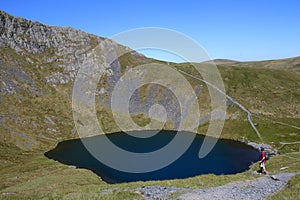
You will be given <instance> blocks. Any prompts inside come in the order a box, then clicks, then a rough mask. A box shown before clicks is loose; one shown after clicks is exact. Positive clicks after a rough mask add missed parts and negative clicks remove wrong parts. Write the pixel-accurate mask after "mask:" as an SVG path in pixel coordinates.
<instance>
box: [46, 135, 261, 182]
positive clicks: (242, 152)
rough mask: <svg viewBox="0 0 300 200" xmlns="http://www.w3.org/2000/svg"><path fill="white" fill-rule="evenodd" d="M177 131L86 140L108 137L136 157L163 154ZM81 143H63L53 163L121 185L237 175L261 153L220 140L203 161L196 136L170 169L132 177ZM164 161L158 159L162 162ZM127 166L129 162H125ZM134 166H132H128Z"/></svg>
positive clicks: (52, 156) (199, 137)
mask: <svg viewBox="0 0 300 200" xmlns="http://www.w3.org/2000/svg"><path fill="white" fill-rule="evenodd" d="M145 132H146V133H147V131H143V132H141V131H135V132H134V131H133V132H131V135H134V134H143V133H145ZM176 133H177V132H175V131H160V132H159V133H158V134H156V135H154V136H152V137H149V138H137V137H133V136H131V135H128V134H125V133H122V132H120V133H113V134H108V135H106V136H104V135H99V136H94V137H90V138H84V139H81V140H85V142H84V143H89V142H91V143H92V142H93V143H94V144H96V143H97V141H100V140H102V139H103V137H108V139H109V140H110V141H111V142H113V143H114V144H115V145H117V146H118V147H120V148H122V149H124V150H127V151H131V152H136V153H147V152H152V151H155V150H159V149H160V148H162V147H164V146H165V145H167V144H168V143H170V142H171V140H172V139H173V138H174V136H175V135H176ZM181 133H182V134H183V135H187V136H190V134H194V133H189V132H181ZM81 140H80V139H75V140H68V141H63V142H60V143H59V144H58V145H57V146H56V148H55V149H53V150H51V151H48V152H46V153H45V156H47V157H48V158H50V159H53V160H57V161H59V162H61V163H63V164H67V165H74V166H76V167H78V168H85V169H89V170H91V171H93V172H94V173H96V174H97V175H99V176H100V177H101V178H102V179H103V180H104V181H106V182H107V183H120V182H130V181H146V180H165V179H175V178H187V177H193V176H196V175H200V174H208V173H213V174H216V175H220V174H235V173H239V172H243V171H246V170H247V169H249V166H250V165H251V163H252V162H256V161H258V158H259V151H258V150H256V149H254V148H252V147H250V146H248V145H245V144H243V143H241V142H236V141H232V140H223V139H222V140H221V139H220V140H218V142H217V144H216V145H215V146H214V148H213V149H212V151H211V152H210V153H209V154H208V155H207V156H206V157H204V158H202V159H199V157H198V154H199V150H200V147H201V145H202V143H203V140H204V136H202V135H196V136H195V139H194V140H193V142H192V144H191V145H190V146H189V148H188V149H187V151H185V153H184V154H183V155H182V156H181V157H180V158H179V159H177V160H176V161H174V162H173V163H171V164H170V165H168V166H166V167H164V168H162V169H158V170H156V171H152V172H147V173H128V172H122V171H118V170H115V169H112V168H110V167H108V166H106V165H104V164H103V163H101V162H99V161H98V160H97V159H96V158H95V157H94V156H92V155H91V154H90V153H89V151H88V150H87V149H86V148H85V146H84V145H83V143H82V142H81ZM98 150H99V153H100V152H102V153H103V152H108V153H109V149H103V148H101V146H99V145H98V146H97V151H98ZM161 159H164V158H157V160H161ZM124 163H125V164H126V161H124ZM132 164H134V163H130V162H128V165H132Z"/></svg>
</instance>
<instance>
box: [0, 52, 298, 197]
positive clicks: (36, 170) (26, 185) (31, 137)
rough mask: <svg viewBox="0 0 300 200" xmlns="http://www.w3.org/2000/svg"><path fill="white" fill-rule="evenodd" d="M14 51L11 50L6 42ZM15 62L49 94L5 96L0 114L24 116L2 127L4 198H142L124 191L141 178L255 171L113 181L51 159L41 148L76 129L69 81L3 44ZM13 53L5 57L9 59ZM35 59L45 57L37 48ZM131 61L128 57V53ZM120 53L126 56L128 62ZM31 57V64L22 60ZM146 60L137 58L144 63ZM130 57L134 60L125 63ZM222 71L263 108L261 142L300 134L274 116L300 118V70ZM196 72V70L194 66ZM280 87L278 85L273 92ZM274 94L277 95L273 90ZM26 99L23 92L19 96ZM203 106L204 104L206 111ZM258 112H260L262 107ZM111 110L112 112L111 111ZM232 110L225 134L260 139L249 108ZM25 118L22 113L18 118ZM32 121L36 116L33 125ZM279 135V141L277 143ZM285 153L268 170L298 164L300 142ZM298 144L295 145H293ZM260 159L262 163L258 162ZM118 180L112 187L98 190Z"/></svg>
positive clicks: (196, 182)
mask: <svg viewBox="0 0 300 200" xmlns="http://www.w3.org/2000/svg"><path fill="white" fill-rule="evenodd" d="M8 51H9V50H8ZM1 52H2V53H3V54H5V55H1V57H2V58H3V57H4V56H7V55H8V56H7V57H9V58H11V59H12V60H13V61H14V62H15V61H16V60H17V61H18V62H22V63H23V66H24V71H25V72H26V73H27V74H28V75H30V76H31V77H32V78H33V79H34V81H35V82H36V84H37V87H38V88H39V89H40V90H43V91H45V92H46V93H47V94H46V95H44V96H31V95H28V94H27V93H26V91H20V93H19V95H12V96H8V97H4V99H3V101H2V102H1V108H0V109H1V114H7V115H10V114H12V113H14V114H16V115H17V116H18V119H15V118H9V119H7V120H6V121H5V122H4V125H5V127H3V126H1V127H0V133H1V137H2V138H5V139H4V140H2V141H1V142H0V157H1V159H0V190H1V194H0V195H1V196H0V198H50V199H51V198H61V197H64V198H67V199H74V198H76V199H79V198H102V199H120V198H123V199H133V198H139V197H138V195H137V194H134V193H132V192H128V191H126V188H134V187H137V186H140V185H155V184H158V185H165V186H178V187H195V188H196V187H209V186H214V185H222V184H224V183H227V182H230V181H234V180H244V179H250V178H253V176H252V175H251V172H249V171H248V172H245V173H242V174H237V175H230V176H214V175H204V176H197V177H194V178H189V179H186V180H170V181H156V182H154V181H151V182H145V183H144V182H143V183H142V182H136V183H128V184H117V185H108V184H106V183H105V182H103V181H101V180H100V179H99V178H98V177H97V176H95V175H94V174H93V173H91V172H89V171H87V170H83V169H82V170H79V169H73V168H69V167H67V166H64V165H62V164H60V163H57V162H54V161H52V160H48V159H46V158H45V157H44V156H43V153H44V152H45V151H47V150H49V149H51V148H53V147H54V145H56V143H57V142H58V141H60V140H65V139H70V138H75V137H77V135H76V134H72V133H71V131H72V129H73V126H74V125H73V122H72V113H71V99H70V95H69V94H70V92H71V84H68V85H62V86H58V87H56V88H52V87H50V86H49V85H48V84H47V83H46V82H45V81H44V79H43V77H45V75H46V74H48V73H49V72H50V70H49V69H51V70H60V69H57V68H55V66H51V65H49V66H48V67H49V68H46V70H45V69H40V68H37V69H33V68H32V66H31V65H30V64H29V63H28V62H27V61H26V60H24V58H22V57H19V56H17V55H16V54H14V52H12V51H9V52H5V53H4V51H1ZM9 58H7V59H6V60H8V61H7V62H8V63H7V64H10V61H9ZM31 59H35V60H39V59H40V58H39V57H38V56H35V57H32V58H31ZM123 59H124V60H125V61H127V62H128V59H126V58H123ZM125 61H121V63H123V62H125ZM24 63H25V64H24ZM139 63H140V62H138V63H136V64H139ZM126 64H127V65H128V64H129V63H126ZM178 67H181V68H182V69H184V70H186V71H191V72H192V73H194V72H193V71H192V69H190V68H189V67H188V66H186V65H181V66H178ZM220 72H221V74H222V77H223V79H224V82H225V86H226V90H227V92H228V94H229V95H231V96H233V97H234V98H235V99H237V100H238V101H239V102H241V103H242V104H243V105H245V106H246V107H247V108H249V109H250V110H251V111H253V112H257V113H258V114H257V115H256V116H254V121H255V123H256V125H257V128H258V129H259V131H260V132H261V133H262V137H263V142H266V143H269V144H272V145H273V146H274V147H279V146H280V144H279V142H280V141H284V142H289V141H299V139H300V138H299V135H300V131H299V130H297V129H294V128H291V127H288V126H282V125H279V124H274V123H273V122H271V121H270V120H275V121H282V122H286V123H289V124H293V125H299V124H300V119H299V110H300V109H299V105H300V102H299V101H300V95H299V94H300V91H299V88H300V77H299V76H298V75H296V74H293V73H291V72H289V71H281V70H274V69H252V68H245V67H223V68H220ZM194 74H195V73H194ZM187 79H188V80H189V81H190V82H191V84H192V85H193V86H196V85H199V84H201V83H200V82H199V81H196V80H193V79H190V78H187ZM274 91H275V93H274ZM207 96H208V92H207V90H205V89H204V90H203V91H202V92H201V93H200V96H199V98H200V100H199V101H200V102H202V103H203V102H205V103H207V102H209V100H208V98H207ZM270 96H271V97H270ZM20 99H21V100H20ZM207 109H208V108H207V107H205V106H204V108H203V111H207ZM99 112H101V113H102V114H103V113H104V114H103V116H104V119H103V124H104V126H105V130H107V131H112V130H114V128H115V124H114V122H113V120H111V114H110V111H108V110H100V109H99ZM259 112H260V113H259ZM105 113H106V114H105ZM228 113H229V114H230V116H237V117H231V118H230V119H228V120H227V121H226V123H225V127H224V130H223V132H222V135H221V137H223V138H232V139H237V140H241V139H246V140H251V141H257V142H261V141H260V140H259V138H258V137H257V136H256V134H255V132H254V131H253V130H252V129H251V127H250V126H249V124H248V122H247V121H245V119H246V115H245V113H243V112H241V111H240V110H239V109H238V108H237V107H236V106H233V107H230V108H229V110H228ZM45 116H49V117H51V119H52V121H54V124H52V123H51V122H50V123H49V122H47V120H46V119H45ZM20 120H21V121H20ZM136 121H137V122H138V123H139V124H142V125H143V124H146V123H147V121H149V119H148V118H147V117H144V118H143V117H142V118H141V117H140V116H137V117H136ZM32 122H37V123H38V127H37V128H35V127H34V126H33V124H32ZM206 126H207V124H206V125H204V126H202V127H199V132H204V133H205V130H206ZM48 128H50V129H55V130H56V132H48V131H47V129H48ZM10 129H13V130H15V131H18V132H22V133H25V134H26V135H27V137H25V138H24V137H21V136H15V135H11V134H10V133H9V130H10ZM18 140H21V142H25V143H27V142H29V143H32V144H34V145H33V148H32V149H27V150H26V149H23V150H21V149H20V148H18V147H16V146H15V145H14V144H16V143H17V142H18ZM272 142H273V143H272ZM282 151H283V152H286V154H284V155H280V156H276V157H274V158H272V159H271V161H270V162H269V164H268V167H269V168H268V169H269V171H270V172H272V173H275V172H279V168H280V167H282V166H289V169H288V171H291V172H300V169H299V167H298V166H299V160H296V159H291V158H289V157H285V155H291V156H294V157H298V158H299V157H300V155H299V146H297V145H296V146H287V147H286V148H285V149H282ZM293 152H294V153H293ZM255 167H256V166H255ZM298 180H299V175H298V176H296V177H295V178H293V179H292V180H291V181H290V183H289V187H288V188H287V189H285V190H284V191H282V192H280V193H278V195H277V197H276V198H279V199H280V198H281V197H282V196H284V195H286V194H287V193H288V194H290V196H289V197H291V198H294V199H295V198H296V197H299V193H297V192H296V191H297V190H299V184H298V183H299V182H297V181H298ZM107 188H112V189H116V188H118V190H113V192H110V193H108V194H101V193H100V191H101V190H104V189H107Z"/></svg>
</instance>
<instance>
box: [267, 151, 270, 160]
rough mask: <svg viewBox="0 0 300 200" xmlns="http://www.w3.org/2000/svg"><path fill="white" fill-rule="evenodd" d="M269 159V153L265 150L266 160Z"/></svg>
mask: <svg viewBox="0 0 300 200" xmlns="http://www.w3.org/2000/svg"><path fill="white" fill-rule="evenodd" d="M269 159H270V156H269V153H268V152H267V151H266V160H269Z"/></svg>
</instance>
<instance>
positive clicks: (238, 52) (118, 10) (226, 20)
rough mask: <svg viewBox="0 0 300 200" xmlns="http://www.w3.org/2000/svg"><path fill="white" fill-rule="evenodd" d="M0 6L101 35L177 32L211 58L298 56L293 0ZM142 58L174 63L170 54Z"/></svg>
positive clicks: (66, 0) (298, 14)
mask: <svg viewBox="0 0 300 200" xmlns="http://www.w3.org/2000/svg"><path fill="white" fill-rule="evenodd" d="M0 9H1V10H3V11H5V12H8V13H9V14H12V15H14V16H16V17H18V16H19V17H23V18H26V19H30V20H32V21H39V22H41V23H44V24H47V25H55V26H71V27H74V28H76V29H80V30H83V31H85V32H88V33H92V34H95V35H99V36H102V37H108V38H110V37H112V36H113V35H116V34H118V33H120V32H124V31H128V30H130V29H136V28H143V27H160V28H167V29H171V30H175V31H177V32H180V33H182V34H184V35H186V36H188V37H190V38H192V39H193V40H195V41H196V42H197V43H198V44H199V45H201V46H202V47H203V48H204V49H205V50H206V52H207V53H208V55H209V56H210V58H211V59H220V58H222V59H232V60H239V61H257V60H270V59H280V58H288V57H296V56H300V11H299V10H300V1H298V0H287V1H282V0H248V1H243V0H240V1H238V0H184V1H175V0H151V1H150V0H144V1H142V0H139V1H137V0H131V1H129V0H127V1H126V0H123V1H117V0H106V1H104V0H95V1H94V0H85V1H82V0H81V1H77V0H72V1H71V0H60V1H58V0H51V1H50V0H42V1H38V0H35V1H33V0H26V1H24V0H2V1H1V2H0ZM143 53H145V54H146V55H147V56H150V57H155V58H157V59H161V60H168V61H174V62H180V60H178V58H177V57H176V56H172V55H169V54H168V53H163V52H157V51H148V52H147V51H144V52H143Z"/></svg>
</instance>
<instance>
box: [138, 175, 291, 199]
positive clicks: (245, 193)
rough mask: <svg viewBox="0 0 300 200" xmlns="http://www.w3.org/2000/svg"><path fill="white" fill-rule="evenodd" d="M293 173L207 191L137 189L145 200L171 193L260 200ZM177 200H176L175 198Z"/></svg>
mask: <svg viewBox="0 0 300 200" xmlns="http://www.w3.org/2000/svg"><path fill="white" fill-rule="evenodd" d="M294 175H295V174H293V173H281V174H278V175H275V176H262V177H259V178H256V179H254V180H247V181H239V182H234V183H230V184H227V185H224V186H219V187H212V188H207V189H195V190H191V189H188V188H174V187H162V186H145V187H140V188H137V190H136V191H137V192H139V193H141V194H142V195H143V196H144V197H145V199H146V200H154V199H156V200H159V199H169V197H168V196H169V195H170V194H172V193H183V194H182V195H181V196H179V199H183V200H190V199H195V200H196V199H203V200H206V199H209V200H212V199H214V200H219V199H222V200H224V199H245V200H247V199H249V200H261V199H266V198H267V197H268V196H270V195H273V194H275V193H276V192H277V191H279V190H281V189H283V188H284V187H285V186H286V184H287V182H288V180H289V179H290V178H291V177H292V176H294ZM176 199H177V198H176Z"/></svg>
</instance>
